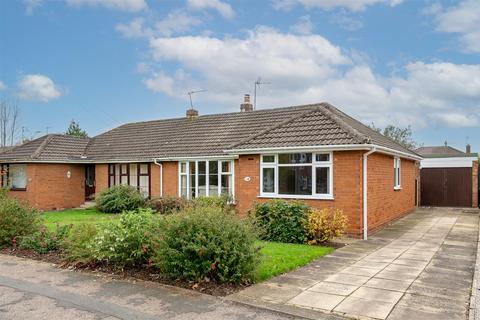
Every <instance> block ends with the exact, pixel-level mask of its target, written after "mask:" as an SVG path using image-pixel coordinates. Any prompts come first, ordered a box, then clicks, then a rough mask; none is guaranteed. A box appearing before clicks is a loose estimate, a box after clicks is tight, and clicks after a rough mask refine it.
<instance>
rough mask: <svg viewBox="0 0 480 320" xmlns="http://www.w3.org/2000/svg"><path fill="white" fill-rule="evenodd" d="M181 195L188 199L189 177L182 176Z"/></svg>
mask: <svg viewBox="0 0 480 320" xmlns="http://www.w3.org/2000/svg"><path fill="white" fill-rule="evenodd" d="M180 193H181V196H182V197H184V198H186V197H187V175H186V174H182V175H181V176H180Z"/></svg>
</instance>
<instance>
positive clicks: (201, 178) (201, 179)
mask: <svg viewBox="0 0 480 320" xmlns="http://www.w3.org/2000/svg"><path fill="white" fill-rule="evenodd" d="M198 195H199V196H206V195H207V176H206V175H204V174H199V175H198Z"/></svg>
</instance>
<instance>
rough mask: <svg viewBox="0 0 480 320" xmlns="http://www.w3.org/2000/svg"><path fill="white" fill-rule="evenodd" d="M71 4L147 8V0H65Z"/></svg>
mask: <svg viewBox="0 0 480 320" xmlns="http://www.w3.org/2000/svg"><path fill="white" fill-rule="evenodd" d="M65 1H66V2H67V4H69V5H71V6H76V7H80V6H84V5H85V6H95V7H97V6H98V7H105V8H109V9H117V10H122V11H129V12H137V11H141V10H144V9H147V7H148V6H147V3H146V2H145V0H65Z"/></svg>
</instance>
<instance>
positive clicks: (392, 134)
mask: <svg viewBox="0 0 480 320" xmlns="http://www.w3.org/2000/svg"><path fill="white" fill-rule="evenodd" d="M370 128H372V129H373V130H375V131H377V132H378V133H381V134H383V135H384V136H386V137H388V138H390V139H392V140H393V141H395V142H397V143H399V144H401V145H402V146H404V147H405V148H407V149H410V150H413V149H416V148H418V147H419V146H420V144H419V143H417V142H416V141H415V140H413V138H412V127H411V126H408V127H406V128H400V127H396V126H394V125H391V124H390V125H388V126H386V127H385V128H383V130H382V129H381V128H377V127H375V125H374V124H373V123H372V125H371V126H370Z"/></svg>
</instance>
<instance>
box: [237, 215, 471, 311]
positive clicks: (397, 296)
mask: <svg viewBox="0 0 480 320" xmlns="http://www.w3.org/2000/svg"><path fill="white" fill-rule="evenodd" d="M478 221H479V217H478V212H477V213H476V214H475V213H463V212H462V210H460V209H419V210H417V211H416V212H415V213H412V214H410V215H408V216H406V217H404V218H402V219H400V220H399V221H397V222H395V223H393V224H392V225H390V226H388V227H387V228H385V229H384V230H382V231H380V232H378V233H377V234H375V235H374V236H372V237H371V238H370V239H369V240H368V241H358V242H355V243H354V244H352V245H349V246H346V247H344V248H342V249H339V250H337V251H335V252H334V253H333V254H331V255H329V256H326V257H324V258H321V259H319V260H317V261H315V262H313V263H311V264H310V265H308V266H306V267H303V268H300V269H298V270H296V271H294V272H291V273H288V274H286V275H283V276H279V277H276V278H274V279H271V280H270V281H267V282H265V283H262V284H258V285H255V286H252V287H249V288H247V289H245V290H244V291H241V292H239V293H237V294H235V295H233V296H231V297H230V299H232V300H235V301H237V302H242V303H245V304H248V305H254V306H259V307H264V308H268V309H271V310H280V311H283V312H286V313H288V314H292V315H297V316H304V317H308V318H312V319H318V318H321V319H323V318H327V317H335V316H337V317H353V318H374V319H391V320H393V319H436V320H441V319H449V320H454V319H462V320H465V319H467V318H468V310H469V301H470V296H471V292H472V280H473V275H474V270H475V261H476V253H477V242H478Z"/></svg>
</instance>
